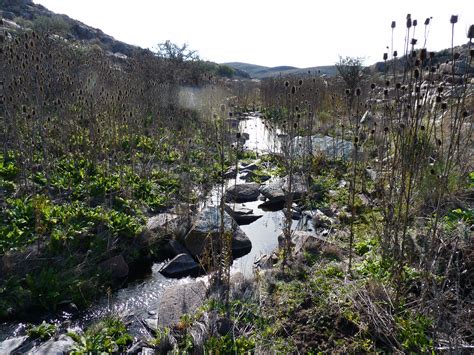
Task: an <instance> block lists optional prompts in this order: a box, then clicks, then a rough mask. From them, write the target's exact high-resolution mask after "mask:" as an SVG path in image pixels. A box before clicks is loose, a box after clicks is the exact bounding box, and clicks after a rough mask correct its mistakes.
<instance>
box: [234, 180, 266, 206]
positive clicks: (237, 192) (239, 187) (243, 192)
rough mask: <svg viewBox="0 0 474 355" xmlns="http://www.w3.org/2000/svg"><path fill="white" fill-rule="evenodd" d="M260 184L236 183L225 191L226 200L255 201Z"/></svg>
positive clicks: (258, 193)
mask: <svg viewBox="0 0 474 355" xmlns="http://www.w3.org/2000/svg"><path fill="white" fill-rule="evenodd" d="M259 188H260V185H259V184H256V183H248V184H236V185H232V186H230V187H229V188H228V189H227V191H226V201H232V202H249V201H255V200H257V198H258V195H260V191H259Z"/></svg>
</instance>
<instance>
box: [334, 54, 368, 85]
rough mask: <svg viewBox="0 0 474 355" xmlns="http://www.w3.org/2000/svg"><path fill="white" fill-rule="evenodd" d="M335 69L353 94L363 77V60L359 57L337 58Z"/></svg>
mask: <svg viewBox="0 0 474 355" xmlns="http://www.w3.org/2000/svg"><path fill="white" fill-rule="evenodd" d="M336 69H337V71H338V73H339V75H340V76H341V77H342V79H343V80H344V82H345V83H346V85H347V88H348V89H349V90H350V92H351V93H352V94H353V93H354V92H355V90H356V88H357V87H358V86H359V84H360V82H361V80H362V77H363V74H364V73H363V59H362V58H359V57H345V58H343V57H341V56H340V57H339V62H337V63H336Z"/></svg>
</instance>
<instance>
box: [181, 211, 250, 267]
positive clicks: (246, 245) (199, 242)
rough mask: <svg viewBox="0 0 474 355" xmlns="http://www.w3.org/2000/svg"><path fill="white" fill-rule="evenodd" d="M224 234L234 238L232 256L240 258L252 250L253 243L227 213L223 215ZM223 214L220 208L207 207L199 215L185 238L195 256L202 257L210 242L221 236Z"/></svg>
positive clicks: (187, 246) (187, 245)
mask: <svg viewBox="0 0 474 355" xmlns="http://www.w3.org/2000/svg"><path fill="white" fill-rule="evenodd" d="M223 222H224V232H225V233H230V234H231V236H232V255H233V256H234V258H235V257H239V256H242V255H245V254H247V253H248V252H249V251H250V249H252V243H251V242H250V239H249V238H248V237H247V235H246V234H245V233H244V232H243V231H242V229H240V227H239V226H238V224H237V222H235V220H234V219H232V217H231V216H229V214H228V213H227V212H225V211H224V215H223ZM220 225H221V213H220V209H219V208H218V207H207V208H205V209H204V210H203V211H201V212H200V213H199V215H198V216H197V219H196V221H195V223H194V226H193V227H192V228H191V230H190V231H189V233H188V234H187V235H186V237H185V238H184V242H185V246H186V248H187V249H188V250H189V251H190V253H191V254H192V255H193V256H201V255H202V254H203V252H204V251H205V250H206V249H207V248H208V247H209V246H210V242H211V241H212V240H215V238H221V235H220Z"/></svg>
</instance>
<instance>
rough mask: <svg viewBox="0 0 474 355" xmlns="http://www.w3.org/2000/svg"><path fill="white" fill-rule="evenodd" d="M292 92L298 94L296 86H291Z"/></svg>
mask: <svg viewBox="0 0 474 355" xmlns="http://www.w3.org/2000/svg"><path fill="white" fill-rule="evenodd" d="M291 93H292V94H293V95H294V94H296V86H292V87H291Z"/></svg>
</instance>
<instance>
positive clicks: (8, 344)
mask: <svg viewBox="0 0 474 355" xmlns="http://www.w3.org/2000/svg"><path fill="white" fill-rule="evenodd" d="M27 339H28V336H27V335H24V336H21V337H15V338H11V339H7V340H4V341H2V342H1V343H0V354H12V353H15V352H16V351H17V350H18V349H19V348H20V347H21V346H22V345H23V344H24V343H25V341H26V340H27Z"/></svg>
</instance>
